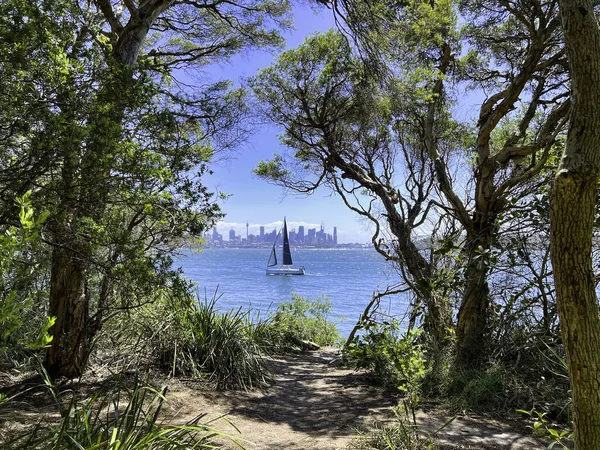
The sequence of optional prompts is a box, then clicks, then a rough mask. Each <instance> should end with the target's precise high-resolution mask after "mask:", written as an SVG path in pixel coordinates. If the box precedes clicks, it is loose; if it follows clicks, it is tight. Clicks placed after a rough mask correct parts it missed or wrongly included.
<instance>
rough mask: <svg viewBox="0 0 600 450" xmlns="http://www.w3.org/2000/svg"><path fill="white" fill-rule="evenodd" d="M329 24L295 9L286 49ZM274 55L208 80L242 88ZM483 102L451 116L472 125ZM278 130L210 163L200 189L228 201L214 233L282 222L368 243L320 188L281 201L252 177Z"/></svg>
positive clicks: (254, 55)
mask: <svg viewBox="0 0 600 450" xmlns="http://www.w3.org/2000/svg"><path fill="white" fill-rule="evenodd" d="M334 25H335V24H334V18H333V14H332V12H331V11H330V10H327V9H324V8H321V9H320V10H319V11H316V10H315V9H313V8H311V7H309V6H305V7H304V8H302V7H300V6H299V5H298V3H296V6H295V8H294V28H295V30H293V31H291V32H289V33H285V34H284V37H285V39H286V48H288V49H289V48H295V47H297V46H298V45H300V44H301V43H302V42H303V41H304V39H305V38H306V37H308V36H309V35H311V34H313V33H315V32H325V31H327V30H328V29H330V28H332V27H334ZM276 57H277V55H276V54H275V53H273V52H266V51H253V52H246V53H244V54H242V55H239V56H237V57H235V58H233V59H232V60H231V62H229V63H227V64H221V65H219V66H214V67H211V69H210V75H211V76H212V77H213V78H214V79H215V80H216V79H229V80H232V81H235V82H242V81H243V80H244V79H247V78H249V77H251V76H253V75H255V74H256V73H257V72H258V71H259V70H260V69H262V68H265V67H268V66H270V65H271V64H272V63H273V62H274V61H275V59H276ZM484 98H485V95H484V93H483V92H477V91H474V92H473V91H471V92H468V93H467V94H466V95H463V96H462V97H461V98H460V101H459V105H458V106H457V107H455V111H454V113H455V116H456V118H457V119H459V120H467V121H469V120H473V119H474V118H475V117H476V116H477V114H478V111H479V106H480V105H481V102H482V100H483V99H484ZM279 131H280V130H278V129H276V128H275V127H273V126H266V125H265V126H262V127H260V128H259V129H257V130H255V134H254V135H253V136H252V137H251V138H250V139H249V141H248V142H247V143H246V144H244V145H242V146H240V147H239V148H238V149H237V151H236V152H234V154H232V155H229V157H228V158H227V159H225V160H221V161H216V162H213V163H212V167H211V168H212V170H213V171H214V173H213V175H211V176H208V175H207V176H206V177H205V178H204V180H203V181H204V184H205V185H206V186H207V187H208V188H210V189H212V190H214V191H219V192H224V193H226V194H228V195H229V198H228V199H227V200H225V201H223V202H222V210H223V211H224V212H225V213H226V217H225V219H224V220H223V221H222V222H221V223H219V224H218V226H217V228H218V230H219V232H220V233H222V234H223V235H224V236H225V238H227V236H228V235H229V230H230V229H231V228H233V229H235V230H236V234H238V235H242V236H245V235H246V223H248V224H249V232H250V233H253V234H257V233H258V231H259V227H260V226H261V225H264V226H265V228H266V229H267V230H268V231H270V230H272V229H273V228H274V227H275V228H280V227H281V226H282V224H283V218H284V217H286V218H287V221H288V225H289V226H290V229H294V228H297V227H298V225H304V226H305V228H318V227H320V225H321V224H324V227H325V231H326V232H328V233H332V232H333V227H334V226H335V227H337V231H338V241H339V242H340V243H348V242H359V243H367V242H370V240H371V230H370V228H369V224H368V223H367V222H366V221H365V219H363V218H360V217H359V216H358V215H357V214H355V213H353V212H352V211H350V210H349V209H348V208H347V207H346V206H345V205H344V203H343V201H342V199H341V198H339V197H338V196H336V195H334V194H333V193H332V192H331V191H329V190H328V189H325V188H322V189H321V190H320V191H317V192H316V193H314V194H313V195H311V196H308V197H307V196H298V195H293V194H287V195H285V193H284V191H283V189H282V188H280V187H277V186H273V185H270V184H268V183H267V182H265V181H263V180H261V179H259V178H258V177H257V176H255V175H254V174H253V173H252V169H254V168H255V167H256V166H257V165H258V163H259V161H261V160H266V159H270V158H272V157H273V155H274V154H275V153H277V152H279V151H280V150H283V149H282V146H281V144H280V143H279V139H278V138H277V134H278V133H279Z"/></svg>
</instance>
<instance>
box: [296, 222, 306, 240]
mask: <svg viewBox="0 0 600 450" xmlns="http://www.w3.org/2000/svg"><path fill="white" fill-rule="evenodd" d="M296 240H297V241H298V243H300V244H304V225H300V226H299V227H298V233H296Z"/></svg>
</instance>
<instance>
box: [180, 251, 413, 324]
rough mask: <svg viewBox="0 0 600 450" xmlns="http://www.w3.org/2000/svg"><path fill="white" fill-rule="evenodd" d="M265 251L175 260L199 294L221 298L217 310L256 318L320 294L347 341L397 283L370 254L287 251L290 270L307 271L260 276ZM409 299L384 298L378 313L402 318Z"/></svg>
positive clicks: (192, 255) (376, 256) (386, 266)
mask: <svg viewBox="0 0 600 450" xmlns="http://www.w3.org/2000/svg"><path fill="white" fill-rule="evenodd" d="M270 250H271V249H270V248H253V249H250V248H248V249H246V248H240V249H235V248H221V249H219V248H208V249H204V250H203V251H202V252H201V253H194V252H192V251H186V252H185V254H184V255H183V256H182V257H181V258H179V259H178V261H177V262H176V265H181V267H182V269H183V271H184V274H185V276H186V277H188V278H189V279H191V280H192V281H195V282H196V283H197V286H198V289H199V290H200V293H201V295H204V291H205V290H206V292H207V295H208V296H209V297H210V296H212V294H213V293H214V292H215V291H216V290H217V288H218V293H220V294H222V297H221V298H220V299H219V302H218V307H219V309H221V310H227V309H231V308H236V309H237V308H238V307H240V306H241V307H242V308H243V309H247V308H249V307H251V308H253V309H255V310H258V311H260V312H261V314H264V313H267V312H268V311H274V310H276V309H277V304H278V303H279V302H282V301H287V300H290V299H291V296H292V293H295V294H300V295H302V296H304V297H308V298H311V299H315V298H317V297H320V296H322V295H324V296H326V297H327V298H329V299H330V300H331V302H332V304H333V309H332V313H331V316H330V318H331V319H332V320H333V321H335V322H338V329H339V331H340V332H341V333H342V335H343V336H347V335H348V334H349V333H350V331H351V330H352V328H353V326H354V324H355V323H356V321H357V319H358V317H359V315H360V314H361V313H362V312H363V310H364V308H365V306H366V305H367V304H368V303H369V301H370V300H371V297H372V295H373V292H374V291H377V290H378V289H379V290H380V291H383V290H385V288H386V286H388V285H394V284H396V283H398V280H399V275H398V274H397V273H396V272H395V271H394V270H393V269H392V267H391V266H389V264H387V263H386V262H385V261H384V260H383V258H382V257H381V255H379V254H377V253H376V252H375V251H374V250H373V249H308V248H298V249H292V257H293V259H294V265H295V266H300V265H303V266H305V268H306V275H304V276H280V275H265V266H266V262H267V260H268V259H269V253H270ZM408 302H409V298H408V297H407V296H406V295H400V296H393V297H392V296H390V297H386V298H385V299H384V300H382V302H381V309H382V310H384V311H387V312H390V313H392V314H395V315H403V314H404V312H405V311H406V309H407V305H408Z"/></svg>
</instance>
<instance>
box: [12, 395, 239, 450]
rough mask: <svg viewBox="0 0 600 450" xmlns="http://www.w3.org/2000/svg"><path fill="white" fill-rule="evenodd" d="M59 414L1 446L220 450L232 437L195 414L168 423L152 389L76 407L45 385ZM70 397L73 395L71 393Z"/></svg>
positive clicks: (22, 448)
mask: <svg viewBox="0 0 600 450" xmlns="http://www.w3.org/2000/svg"><path fill="white" fill-rule="evenodd" d="M48 388H49V389H50V391H51V393H52V395H53V396H54V399H55V401H56V405H57V407H58V410H59V413H60V419H59V421H58V423H56V424H54V425H51V426H42V425H41V424H40V425H38V426H37V428H36V429H35V430H33V431H30V432H28V433H27V434H26V435H23V436H18V437H16V438H13V439H12V440H10V441H7V442H4V443H1V444H3V445H2V447H3V448H10V449H12V450H38V449H39V450H99V449H102V450H175V449H178V450H179V449H181V450H183V449H213V448H220V447H219V446H218V445H216V444H215V443H214V439H215V438H217V437H220V438H223V437H225V438H228V439H231V440H232V442H234V443H235V444H237V445H238V446H239V447H240V448H243V447H242V445H241V444H239V443H238V442H237V440H236V438H235V437H234V436H231V435H228V434H225V433H222V432H220V431H218V430H216V429H215V428H213V427H212V426H211V423H210V422H209V423H201V420H202V419H203V418H204V415H199V416H197V417H196V418H195V419H193V420H192V421H190V422H188V423H186V424H183V425H169V424H164V423H162V422H161V421H160V419H159V416H160V412H161V409H162V406H163V404H164V402H165V393H166V388H163V389H162V390H160V391H159V390H156V389H154V388H152V387H150V386H147V385H139V384H137V383H136V385H135V386H134V387H133V389H126V388H123V387H122V388H121V389H119V390H117V391H116V392H114V393H112V394H108V395H100V394H99V393H97V394H95V395H93V396H92V397H91V398H89V399H88V400H87V401H85V402H83V403H82V404H79V403H78V402H77V400H76V396H75V395H71V399H70V400H68V401H66V402H65V399H64V397H65V396H66V395H68V394H69V392H66V393H65V392H59V390H58V389H57V388H56V387H55V386H53V385H52V384H50V383H48ZM71 394H72V393H71Z"/></svg>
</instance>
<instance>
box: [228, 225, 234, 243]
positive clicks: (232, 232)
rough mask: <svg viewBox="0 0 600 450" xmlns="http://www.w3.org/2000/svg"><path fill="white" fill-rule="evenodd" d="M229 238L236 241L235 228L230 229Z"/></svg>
mask: <svg viewBox="0 0 600 450" xmlns="http://www.w3.org/2000/svg"><path fill="white" fill-rule="evenodd" d="M229 240H230V241H235V230H234V229H233V228H232V229H231V230H229Z"/></svg>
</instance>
